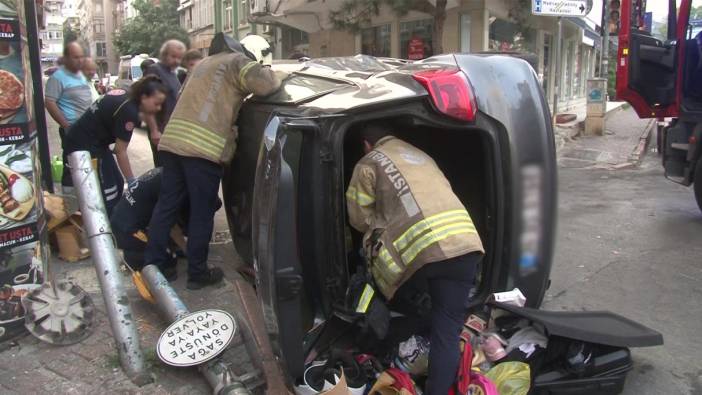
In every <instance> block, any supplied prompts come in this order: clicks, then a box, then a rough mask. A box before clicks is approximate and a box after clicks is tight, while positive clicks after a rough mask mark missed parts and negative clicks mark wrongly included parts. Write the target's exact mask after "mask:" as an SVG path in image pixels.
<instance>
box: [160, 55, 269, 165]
mask: <svg viewBox="0 0 702 395" xmlns="http://www.w3.org/2000/svg"><path fill="white" fill-rule="evenodd" d="M279 87H280V79H279V78H278V77H277V76H276V75H275V73H274V72H273V71H272V70H271V69H270V68H267V67H264V66H261V65H260V64H259V63H257V62H254V61H252V60H251V59H249V58H248V57H246V56H245V55H243V54H241V53H238V52H233V53H232V52H228V53H227V52H223V53H218V54H216V55H213V56H209V57H207V58H205V59H203V60H202V62H200V63H199V64H198V65H197V67H195V69H194V70H193V71H192V73H191V75H189V76H188V79H187V81H186V83H185V86H184V87H183V90H182V92H181V95H180V98H179V99H178V103H177V104H176V106H175V109H174V110H173V114H172V115H171V118H170V120H169V121H168V124H167V125H166V128H165V130H164V131H163V136H161V141H160V143H159V145H158V149H159V151H168V152H171V153H174V154H177V155H181V156H188V157H196V158H203V159H207V160H209V161H212V162H215V163H217V164H222V163H228V162H229V161H231V159H232V157H233V156H234V152H235V150H236V138H237V130H236V126H235V125H234V122H236V119H237V116H238V114H239V109H240V108H241V104H242V102H243V101H244V99H245V98H246V97H247V96H248V95H249V94H251V93H253V94H254V95H260V96H265V95H268V94H271V93H273V92H274V91H275V90H277V89H278V88H279Z"/></svg>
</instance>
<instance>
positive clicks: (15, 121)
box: [0, 0, 36, 144]
mask: <svg viewBox="0 0 702 395" xmlns="http://www.w3.org/2000/svg"><path fill="white" fill-rule="evenodd" d="M6 7H7V0H0V144H5V143H16V142H21V141H26V140H28V139H29V138H30V137H31V136H32V135H33V134H35V129H36V128H35V127H34V126H33V122H32V121H33V114H32V106H31V104H32V100H33V90H32V86H33V85H32V77H31V72H30V71H29V70H30V65H29V49H28V48H27V40H26V38H25V34H23V33H26V31H25V28H24V25H22V24H20V23H19V21H18V20H17V19H8V18H4V17H3V15H5V14H6V13H5V12H3V11H4V10H5V8H6Z"/></svg>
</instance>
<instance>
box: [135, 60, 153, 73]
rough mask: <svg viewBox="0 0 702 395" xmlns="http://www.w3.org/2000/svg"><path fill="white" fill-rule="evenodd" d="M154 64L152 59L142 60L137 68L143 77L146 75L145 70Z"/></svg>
mask: <svg viewBox="0 0 702 395" xmlns="http://www.w3.org/2000/svg"><path fill="white" fill-rule="evenodd" d="M155 63H156V62H154V61H153V59H151V58H149V59H144V61H143V62H141V64H140V65H139V68H140V69H141V74H142V75H144V74H146V70H147V69H148V68H149V66H151V65H152V64H155Z"/></svg>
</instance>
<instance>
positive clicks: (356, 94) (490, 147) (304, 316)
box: [223, 54, 662, 394]
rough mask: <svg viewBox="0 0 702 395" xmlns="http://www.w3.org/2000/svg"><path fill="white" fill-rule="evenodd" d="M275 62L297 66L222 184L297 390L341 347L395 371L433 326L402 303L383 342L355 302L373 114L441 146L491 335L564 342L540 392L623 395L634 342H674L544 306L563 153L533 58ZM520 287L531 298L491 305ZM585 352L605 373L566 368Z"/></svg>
mask: <svg viewBox="0 0 702 395" xmlns="http://www.w3.org/2000/svg"><path fill="white" fill-rule="evenodd" d="M274 67H276V68H280V69H282V70H285V71H288V72H290V73H291V74H290V76H289V77H288V78H287V79H286V80H285V81H284V82H283V86H282V88H281V90H280V91H278V92H276V93H275V94H273V95H271V96H268V97H254V98H250V99H249V100H248V101H247V102H246V103H245V104H244V106H243V107H242V110H241V113H240V116H239V120H238V129H239V141H238V150H237V155H236V157H235V158H234V161H233V162H232V163H231V165H230V166H229V167H228V168H227V169H225V176H224V180H223V193H224V200H225V208H226V211H227V217H228V220H229V225H230V230H231V234H232V237H233V239H234V244H235V246H236V249H237V251H238V252H239V254H240V255H241V256H242V257H243V259H244V260H245V262H246V263H247V264H249V265H251V266H252V267H253V268H254V270H255V273H256V286H257V293H258V297H259V300H260V305H261V308H262V310H263V315H264V318H265V323H266V330H267V332H268V335H269V337H270V339H271V341H272V344H273V346H274V351H275V352H276V354H277V356H278V357H279V358H280V360H281V362H282V365H283V366H284V367H285V371H286V375H287V376H288V377H287V379H288V382H289V384H290V386H291V387H294V386H295V385H300V384H305V385H307V384H308V383H307V380H306V377H305V372H306V371H309V370H310V367H311V366H317V365H319V363H318V362H319V361H320V360H329V358H330V355H331V354H333V353H334V352H336V351H334V350H339V349H343V350H345V351H349V350H350V351H349V352H350V353H351V354H352V356H353V358H356V360H358V356H359V355H366V356H367V355H373V357H374V358H375V357H377V359H378V360H379V361H381V363H380V365H384V366H387V364H386V363H383V362H382V361H391V362H392V358H393V355H395V356H397V355H396V354H397V352H396V351H397V345H398V344H399V343H400V342H402V341H404V340H406V339H407V338H408V336H411V335H412V334H415V333H418V332H419V331H421V328H420V326H421V322H422V320H421V319H420V320H410V319H408V317H407V316H406V315H403V314H400V313H397V312H395V313H393V314H392V317H393V318H392V320H391V322H390V331H389V334H388V336H387V337H386V338H384V339H378V338H375V337H374V336H373V334H372V331H369V330H368V328H367V325H365V324H363V322H365V321H367V320H366V319H365V318H364V317H360V316H359V315H358V314H355V313H354V311H353V308H352V306H350V302H349V294H350V291H349V287H350V282H351V278H352V276H353V274H354V273H355V272H356V271H357V270H358V268H359V267H363V265H364V257H363V256H362V254H361V253H359V251H360V250H361V245H360V244H361V235H360V234H358V233H357V232H355V231H354V230H352V228H351V227H350V226H349V224H348V218H347V215H346V212H345V210H346V204H345V197H344V192H345V191H346V188H347V187H348V184H349V181H350V178H351V173H352V170H353V167H354V165H355V164H356V162H357V161H358V160H359V159H360V158H361V157H362V156H363V155H364V153H363V152H362V150H361V146H360V144H359V143H358V142H359V136H358V133H359V125H361V124H363V123H366V122H371V121H383V122H386V123H389V124H391V125H393V129H394V130H395V131H396V132H397V133H396V134H397V137H399V138H401V139H403V140H405V141H407V142H409V143H411V144H413V145H414V146H416V147H418V148H420V149H421V150H423V151H424V152H426V153H427V154H429V155H430V156H431V157H432V158H433V159H434V160H435V161H436V163H437V164H438V166H439V167H440V168H441V170H442V171H443V173H444V174H445V176H446V178H447V179H448V180H449V181H450V183H451V186H452V188H453V190H454V192H455V193H456V195H457V196H458V197H459V199H461V201H462V203H463V204H464V205H465V206H466V207H468V208H469V210H470V212H471V216H472V218H473V221H474V223H475V226H476V229H477V231H478V233H479V235H480V237H481V239H482V240H483V243H484V246H485V251H486V254H485V258H484V259H483V262H482V265H481V267H480V270H479V273H478V275H477V276H476V280H475V284H474V288H473V290H472V295H473V297H472V298H471V300H472V301H473V302H472V308H471V312H472V313H474V314H475V315H476V316H478V317H482V318H480V319H481V320H483V321H484V322H485V323H486V328H485V329H486V330H487V329H488V328H487V327H488V326H489V325H492V326H493V327H494V326H495V321H496V320H495V318H496V317H497V316H502V317H503V319H502V320H501V321H500V322H502V323H503V324H504V325H507V323H509V325H512V326H513V325H514V323H515V322H521V323H522V324H524V323H526V325H529V326H534V327H535V328H538V331H539V332H540V333H542V334H543V335H544V336H546V337H547V338H548V339H549V341H551V342H552V343H554V342H553V341H552V339H553V338H557V339H558V340H556V341H555V343H556V344H560V346H559V349H563V351H562V352H561V353H558V355H556V356H552V359H553V360H552V361H547V362H543V363H540V364H539V366H538V367H534V366H532V372H531V378H532V387H533V389H535V390H537V393H566V392H565V391H571V392H567V393H582V394H592V393H618V390H621V385H623V380H624V377H625V374H626V371H627V370H628V369H630V368H631V360H630V357H629V353H628V350H627V347H632V346H650V345H656V344H661V343H662V338H661V336H660V334H658V333H657V332H655V331H652V330H650V329H648V328H645V327H642V326H640V325H638V324H636V323H633V322H631V321H628V320H626V319H623V318H622V317H618V316H615V315H613V314H610V313H596V314H594V315H593V313H555V312H542V311H539V310H536V308H538V307H539V306H540V304H541V302H542V300H543V298H544V295H545V292H546V290H547V288H548V285H549V275H550V271H551V262H552V251H553V244H554V231H555V221H556V159H555V145H554V138H553V131H552V127H551V119H550V113H549V110H548V106H547V103H546V101H545V99H544V96H543V92H542V90H541V87H540V84H539V81H538V79H537V76H536V74H535V73H534V71H533V69H532V68H531V66H530V65H529V64H528V63H527V62H526V61H524V60H521V59H517V58H515V57H510V56H502V55H494V54H492V55H491V54H479V55H469V54H454V55H441V56H436V57H432V58H429V59H426V60H423V61H421V62H416V63H404V62H399V61H392V60H388V59H377V58H374V57H369V56H361V55H359V56H355V57H345V58H325V59H315V60H310V61H307V62H304V63H291V64H277V65H275V66H274ZM514 288H518V289H519V290H520V291H521V293H522V294H523V295H524V296H525V297H526V306H525V307H514V306H505V305H501V304H499V303H498V302H493V303H492V304H485V301H486V300H487V299H488V297H489V296H490V295H491V294H494V293H496V292H502V291H507V290H512V289H514ZM498 311H499V313H495V312H498ZM504 317H511V319H509V320H507V319H505V318H504ZM573 323H577V325H573ZM575 329H578V330H575ZM467 330H468V329H467ZM471 330H475V328H472V329H471ZM479 332H480V331H478V332H475V331H474V335H475V336H476V337H480V336H481V334H480V333H479ZM503 340H504V339H503ZM585 345H587V347H585ZM580 346H582V347H580ZM573 347H574V348H578V347H580V348H579V352H580V353H581V354H577V352H576V353H575V354H576V355H581V356H582V355H585V354H587V352H589V353H590V354H588V355H590V356H591V358H589V357H588V359H590V360H591V361H592V362H591V363H590V365H592V366H589V365H588V366H587V368H584V367H583V368H582V369H579V370H577V371H575V370H573V369H571V371H561V369H560V367H561V365H559V364H560V363H561V362H563V361H565V359H566V357H567V356H569V355H570V354H568V352H569V349H570V348H573ZM584 350H589V351H584ZM570 351H571V354H572V353H573V352H572V350H570ZM583 353H585V354H583ZM570 356H572V355H570ZM597 358H600V360H598V362H596V361H595V360H596V359H597ZM603 358H604V359H605V360H606V361H607V362H606V363H605V362H602V361H601V360H602V359H603ZM595 365H597V366H596V367H595ZM376 373H378V372H376ZM414 378H415V379H417V380H419V381H421V378H420V377H414ZM361 381H362V380H361ZM574 388H575V389H576V390H575V392H573V389H574ZM578 391H579V392H578ZM607 391H609V392H607Z"/></svg>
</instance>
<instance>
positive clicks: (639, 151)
mask: <svg viewBox="0 0 702 395" xmlns="http://www.w3.org/2000/svg"><path fill="white" fill-rule="evenodd" d="M655 126H656V120H655V119H652V120H651V121H650V122H649V123H648V125H646V127H645V128H644V130H643V132H642V133H641V136H639V143H638V144H636V147H635V148H634V150H633V151H632V152H631V155H629V162H630V163H632V164H634V165H636V166H638V165H639V163H640V162H641V159H642V158H643V155H644V154H645V153H646V148H647V147H648V143H649V141H651V132H652V131H653V129H655Z"/></svg>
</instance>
